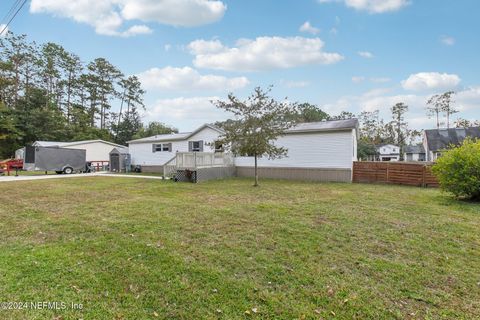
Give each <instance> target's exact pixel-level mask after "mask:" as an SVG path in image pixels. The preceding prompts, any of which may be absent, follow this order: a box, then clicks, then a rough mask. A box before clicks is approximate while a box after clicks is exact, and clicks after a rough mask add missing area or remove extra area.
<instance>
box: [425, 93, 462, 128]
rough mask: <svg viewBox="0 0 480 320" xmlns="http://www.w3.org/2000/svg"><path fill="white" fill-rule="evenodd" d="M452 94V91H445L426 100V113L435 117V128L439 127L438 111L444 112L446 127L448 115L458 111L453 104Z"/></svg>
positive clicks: (448, 120) (448, 121)
mask: <svg viewBox="0 0 480 320" xmlns="http://www.w3.org/2000/svg"><path fill="white" fill-rule="evenodd" d="M454 94H455V92H454V91H447V92H445V93H442V94H436V95H434V96H432V97H431V98H430V99H429V100H428V101H427V115H428V116H429V117H432V116H435V117H436V119H437V129H439V128H440V113H445V116H446V119H447V128H450V116H451V115H452V114H454V113H457V112H458V110H456V109H455V107H454V106H453V100H452V96H453V95H454Z"/></svg>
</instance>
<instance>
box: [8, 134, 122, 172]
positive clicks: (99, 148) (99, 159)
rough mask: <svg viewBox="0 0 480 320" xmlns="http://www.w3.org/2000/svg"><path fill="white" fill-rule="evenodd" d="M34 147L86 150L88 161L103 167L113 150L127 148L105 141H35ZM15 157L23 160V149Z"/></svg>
mask: <svg viewBox="0 0 480 320" xmlns="http://www.w3.org/2000/svg"><path fill="white" fill-rule="evenodd" d="M32 146H39V147H59V148H69V149H84V150H86V155H87V159H86V160H87V161H89V162H92V164H93V165H94V166H95V165H97V164H98V165H100V166H101V165H102V164H103V163H105V164H106V163H108V161H109V160H110V151H112V150H113V148H117V147H118V148H125V146H122V145H119V144H116V143H113V142H108V141H104V140H84V141H74V142H60V141H35V142H34V143H33V144H32ZM15 157H16V158H17V159H18V158H23V148H22V149H19V150H17V151H16V152H15Z"/></svg>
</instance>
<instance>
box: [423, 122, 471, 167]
mask: <svg viewBox="0 0 480 320" xmlns="http://www.w3.org/2000/svg"><path fill="white" fill-rule="evenodd" d="M466 137H470V138H474V139H480V127H470V128H450V129H432V130H425V132H424V134H423V147H424V148H425V157H426V161H435V160H437V159H438V157H440V156H441V154H442V152H443V151H445V150H447V149H448V148H450V147H451V146H458V145H460V144H462V142H463V140H465V138H466Z"/></svg>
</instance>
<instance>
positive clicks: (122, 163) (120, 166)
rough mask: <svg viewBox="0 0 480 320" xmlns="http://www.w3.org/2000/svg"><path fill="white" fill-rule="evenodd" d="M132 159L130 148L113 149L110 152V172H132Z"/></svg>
mask: <svg viewBox="0 0 480 320" xmlns="http://www.w3.org/2000/svg"><path fill="white" fill-rule="evenodd" d="M130 166H131V158H130V154H129V153H128V148H119V147H117V148H113V149H112V151H110V171H112V172H130Z"/></svg>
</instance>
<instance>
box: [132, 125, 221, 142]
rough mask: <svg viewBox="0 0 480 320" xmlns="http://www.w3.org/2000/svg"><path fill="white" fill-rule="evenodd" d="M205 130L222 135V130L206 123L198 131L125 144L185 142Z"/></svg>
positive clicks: (170, 134)
mask: <svg viewBox="0 0 480 320" xmlns="http://www.w3.org/2000/svg"><path fill="white" fill-rule="evenodd" d="M205 128H210V129H212V130H215V131H217V132H218V133H224V131H223V130H222V129H220V128H219V127H217V126H215V125H213V124H209V123H206V124H204V125H202V126H200V127H199V128H198V129H196V130H195V131H192V132H182V133H169V134H159V135H156V136H151V137H146V138H141V139H135V140H130V141H127V143H129V144H130V143H148V142H162V141H179V140H187V139H188V138H190V137H192V136H193V135H195V134H197V133H199V132H201V131H202V130H204V129H205Z"/></svg>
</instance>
